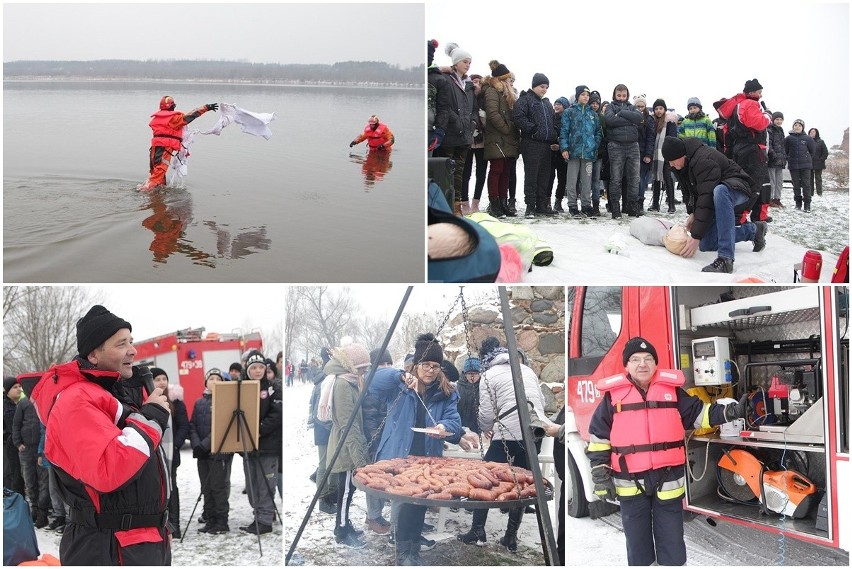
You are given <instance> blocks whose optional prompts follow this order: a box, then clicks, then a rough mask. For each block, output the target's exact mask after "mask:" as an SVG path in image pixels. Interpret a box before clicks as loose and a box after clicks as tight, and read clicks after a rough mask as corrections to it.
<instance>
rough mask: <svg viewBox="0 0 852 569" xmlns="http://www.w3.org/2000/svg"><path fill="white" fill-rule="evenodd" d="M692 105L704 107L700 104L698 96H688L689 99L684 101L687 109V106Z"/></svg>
mask: <svg viewBox="0 0 852 569" xmlns="http://www.w3.org/2000/svg"><path fill="white" fill-rule="evenodd" d="M693 105H695V106H696V107H698V108H699V109H703V108H704V107H702V106H701V101H700V100H699V99H698V97H690V98H689V100H688V101H687V102H686V108H687V109H689V107H691V106H693Z"/></svg>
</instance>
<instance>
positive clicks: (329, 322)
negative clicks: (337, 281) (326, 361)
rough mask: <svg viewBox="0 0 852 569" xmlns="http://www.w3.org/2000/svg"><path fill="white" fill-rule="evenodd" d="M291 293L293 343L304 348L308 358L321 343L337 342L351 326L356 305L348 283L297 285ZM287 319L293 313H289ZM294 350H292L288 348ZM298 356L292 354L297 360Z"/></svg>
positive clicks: (328, 344) (329, 344) (323, 344)
mask: <svg viewBox="0 0 852 569" xmlns="http://www.w3.org/2000/svg"><path fill="white" fill-rule="evenodd" d="M289 294H294V295H296V296H297V298H296V299H294V300H293V302H294V303H295V304H294V308H295V314H296V315H295V316H294V318H293V319H294V320H295V321H294V322H291V326H292V327H293V328H294V338H292V341H293V343H292V344H291V346H292V347H298V348H301V349H303V350H304V353H305V359H309V358H310V357H311V356H312V355H313V354H316V353H317V352H319V348H320V347H321V346H335V345H337V344H338V343H339V342H340V339H341V338H342V337H343V336H344V335H346V334H347V330H351V324H352V322H353V320H354V318H355V314H356V312H357V310H356V309H357V305H356V303H355V301H354V299H353V298H352V294H351V292H350V290H349V287H328V286H295V287H290V290H289ZM288 321H290V316H289V315H288ZM288 352H289V353H291V355H293V354H292V350H290V349H289V348H288ZM297 359H299V358H297V357H295V356H294V357H293V361H294V362H295V361H296V360H297Z"/></svg>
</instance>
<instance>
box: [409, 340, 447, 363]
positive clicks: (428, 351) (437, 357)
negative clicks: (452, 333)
mask: <svg viewBox="0 0 852 569" xmlns="http://www.w3.org/2000/svg"><path fill="white" fill-rule="evenodd" d="M443 361H444V350H443V349H441V346H440V344H438V340H436V339H435V336H434V334H420V335H419V336H417V342H415V344H414V363H415V364H419V363H422V362H438V363H441V362H443Z"/></svg>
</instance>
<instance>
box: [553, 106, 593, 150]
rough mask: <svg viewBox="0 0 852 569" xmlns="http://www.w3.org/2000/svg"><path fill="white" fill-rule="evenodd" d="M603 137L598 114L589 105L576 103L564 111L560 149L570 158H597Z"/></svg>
mask: <svg viewBox="0 0 852 569" xmlns="http://www.w3.org/2000/svg"><path fill="white" fill-rule="evenodd" d="M602 139H603V131H602V130H601V122H600V118H599V117H598V114H597V113H596V112H595V111H593V110H592V108H591V107H590V106H589V105H580V104H576V105H574V106H572V107H569V108H568V109H566V110H565V111H563V113H562V131H561V132H560V133H559V150H560V151H562V152H564V151H566V150H567V151H568V155H569V159H570V160H595V159H596V158H597V157H598V148H600V144H601V140H602Z"/></svg>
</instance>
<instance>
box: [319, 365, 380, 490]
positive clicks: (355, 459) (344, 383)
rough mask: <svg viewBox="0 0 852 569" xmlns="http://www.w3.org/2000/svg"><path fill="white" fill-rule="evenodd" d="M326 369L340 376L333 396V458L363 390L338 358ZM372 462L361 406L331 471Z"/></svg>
mask: <svg viewBox="0 0 852 569" xmlns="http://www.w3.org/2000/svg"><path fill="white" fill-rule="evenodd" d="M324 371H325V373H326V375H332V374H333V375H336V376H337V377H336V379H335V380H334V387H333V389H332V395H331V396H332V414H331V423H332V424H331V435H330V436H329V437H328V453H329V454H328V456H329V458H331V456H332V455H333V453H334V450H335V449H336V448H337V444H338V442H339V441H340V436H341V435H342V434H343V429H344V428H346V424H347V423H348V422H349V418H350V417H351V416H352V413H353V412H354V411H355V404H356V403H357V402H358V396H359V393H358V381H357V379H356V378H355V376H354V375H353V374H351V373H350V372H349V370H347V369H346V368H344V367H343V366H342V365H340V363H339V362H337V360H335V359H334V358H332V359H331V360H329V362H328V364H326V366H325V368H324ZM369 462H370V453H369V451H368V449H367V438H366V436H365V435H364V421H363V419H362V417H361V409H360V408H359V409H358V412H357V417H356V419H355V422H354V423H353V424H352V429H351V430H350V431H349V434H348V435H347V437H346V442H345V443H343V448H342V449H340V454H339V455H338V457H337V460H336V461H335V463H334V465H333V466H332V468H331V473H332V474H335V473H338V472H348V471H350V470H354V469H356V468H360V467H362V466H365V465H367V464H369Z"/></svg>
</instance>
